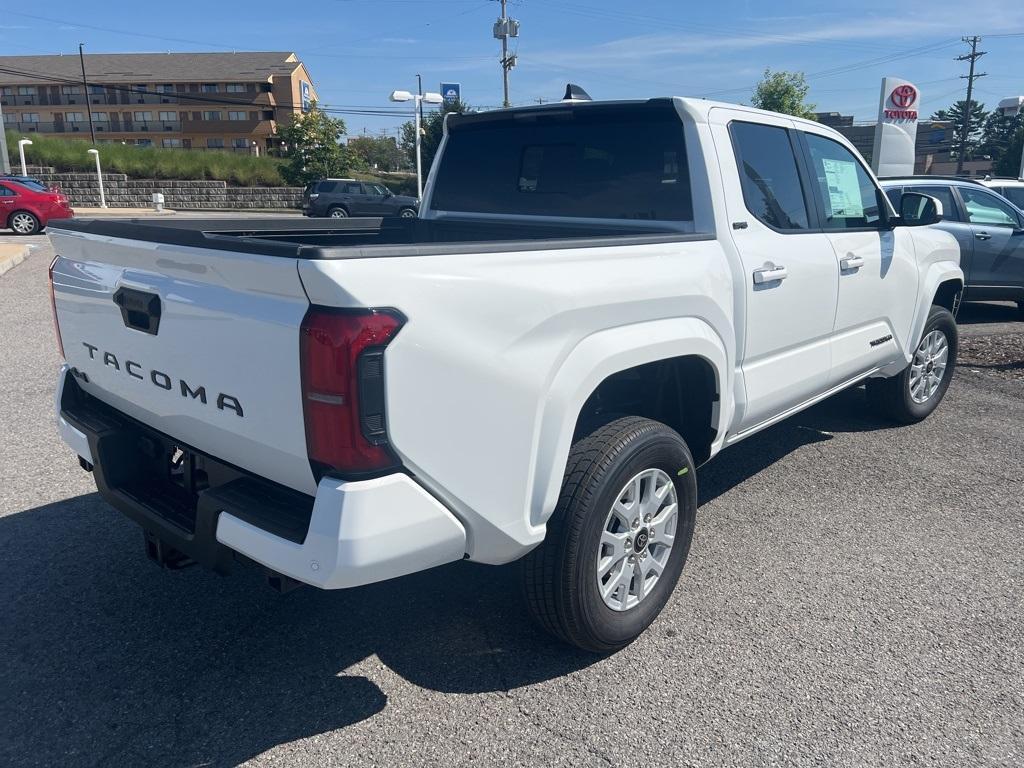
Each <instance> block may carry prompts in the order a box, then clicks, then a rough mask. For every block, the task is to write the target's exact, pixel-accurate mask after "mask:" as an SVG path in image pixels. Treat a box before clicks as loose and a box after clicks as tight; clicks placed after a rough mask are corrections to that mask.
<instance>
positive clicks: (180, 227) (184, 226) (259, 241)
mask: <svg viewBox="0 0 1024 768" xmlns="http://www.w3.org/2000/svg"><path fill="white" fill-rule="evenodd" d="M50 229H52V230H60V231H64V232H80V233H82V234H87V235H95V236H100V237H114V238H118V239H125V240H139V241H144V242H152V243H161V244H165V245H178V246H186V247H192V248H212V249H215V250H221V251H237V252H242V253H253V254H261V255H265V256H282V257H285V258H291V259H313V260H316V259H360V258H382V257H388V256H431V255H441V254H447V255H451V254H460V253H488V252H491V253H499V252H509V251H523V250H541V249H553V248H585V247H597V246H607V245H639V244H643V243H666V242H684V241H692V240H710V239H712V238H713V237H714V236H713V235H712V234H709V233H694V232H686V231H682V230H680V229H679V227H678V226H669V225H664V224H658V223H655V222H647V221H637V222H632V221H627V222H621V223H608V222H602V223H595V222H589V221H588V222H584V223H575V222H574V223H565V224H562V223H550V222H533V221H524V220H515V221H512V220H510V221H501V220H480V221H474V220H467V219H398V218H395V219H384V218H379V217H376V218H350V219H307V218H296V217H282V218H260V219H250V218H223V219H213V218H178V217H175V218H165V219H158V220H155V219H67V220H61V221H58V222H55V223H53V224H51V226H50Z"/></svg>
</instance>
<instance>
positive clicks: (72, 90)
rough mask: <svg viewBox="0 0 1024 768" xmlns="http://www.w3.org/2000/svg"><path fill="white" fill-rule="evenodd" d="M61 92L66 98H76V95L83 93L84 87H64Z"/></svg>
mask: <svg viewBox="0 0 1024 768" xmlns="http://www.w3.org/2000/svg"><path fill="white" fill-rule="evenodd" d="M60 92H61V93H63V94H64V95H65V96H74V95H75V94H78V93H81V92H82V86H80V85H62V86H61V87H60Z"/></svg>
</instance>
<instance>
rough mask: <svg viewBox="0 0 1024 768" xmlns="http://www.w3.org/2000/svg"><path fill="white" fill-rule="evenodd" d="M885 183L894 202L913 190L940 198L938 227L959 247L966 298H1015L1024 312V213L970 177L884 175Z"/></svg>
mask: <svg viewBox="0 0 1024 768" xmlns="http://www.w3.org/2000/svg"><path fill="white" fill-rule="evenodd" d="M1002 184H1003V188H1004V189H1005V188H1006V182H1002ZM882 187H883V188H884V189H885V190H886V194H888V195H889V198H890V199H891V200H892V202H893V205H899V204H900V195H901V193H904V192H908V191H909V192H914V193H922V194H926V195H931V196H932V197H935V198H937V199H938V200H939V201H941V203H942V221H941V222H939V223H938V224H937V225H936V226H937V227H938V228H939V229H942V230H944V231H946V232H949V233H950V234H951V235H953V236H954V237H955V238H956V239H957V242H958V243H959V245H960V264H961V267H962V268H963V271H964V275H965V278H966V287H965V290H964V296H963V298H964V301H1015V302H1017V306H1018V307H1020V308H1021V311H1022V312H1024V211H1022V210H1021V209H1020V208H1018V207H1017V206H1015V205H1014V204H1013V203H1012V202H1010V200H1009V199H1007V198H1006V197H1003V196H1001V195H998V194H996V190H995V189H990V188H989V186H988V185H987V184H984V183H981V182H978V181H973V180H970V179H957V178H936V177H929V176H913V177H908V178H903V179H885V180H883V181H882ZM1014 191H1015V190H1014Z"/></svg>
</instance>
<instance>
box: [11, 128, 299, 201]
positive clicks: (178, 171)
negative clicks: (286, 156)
mask: <svg viewBox="0 0 1024 768" xmlns="http://www.w3.org/2000/svg"><path fill="white" fill-rule="evenodd" d="M20 138H22V136H21V135H20V134H18V133H15V132H14V131H7V146H8V149H9V153H10V156H11V165H12V168H16V167H17V165H18V139H20ZM89 149H90V145H89V143H88V142H87V141H81V140H76V139H65V138H60V137H55V136H46V135H42V134H33V135H32V145H31V146H27V147H25V159H26V160H27V161H28V162H30V163H32V164H33V165H49V166H53V167H54V168H55V169H56V170H57V171H58V172H63V171H91V170H93V169H94V168H95V167H96V161H95V160H93V158H92V155H90V154H89V153H88V150H89ZM97 149H99V151H100V161H101V163H102V165H103V170H104V171H107V172H110V173H124V174H127V175H128V176H130V177H132V178H137V179H210V180H216V181H226V182H227V183H228V184H231V185H234V186H243V187H280V186H284V185H285V182H284V179H283V178H282V177H281V167H282V165H283V161H281V160H279V159H278V158H276V157H254V156H253V155H249V154H240V153H239V154H236V153H232V152H218V151H212V152H206V151H196V150H187V149H162V148H157V147H139V146H136V145H134V144H100V145H99V146H98V147H97Z"/></svg>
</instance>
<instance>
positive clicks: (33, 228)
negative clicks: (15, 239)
mask: <svg viewBox="0 0 1024 768" xmlns="http://www.w3.org/2000/svg"><path fill="white" fill-rule="evenodd" d="M15 218H18V219H19V221H24V222H26V223H27V224H26V227H25V228H18V229H16V228H15V221H14V220H15ZM7 226H8V227H10V228H11V230H12V231H13V232H14V234H16V235H25V236H27V235H38V234H39V233H40V232H41V231H42V229H43V228H42V227H41V226H40V225H39V219H38V218H37V217H36V216H35V214H32V213H29V212H28V211H12V212H11V215H10V216H8V217H7Z"/></svg>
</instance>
